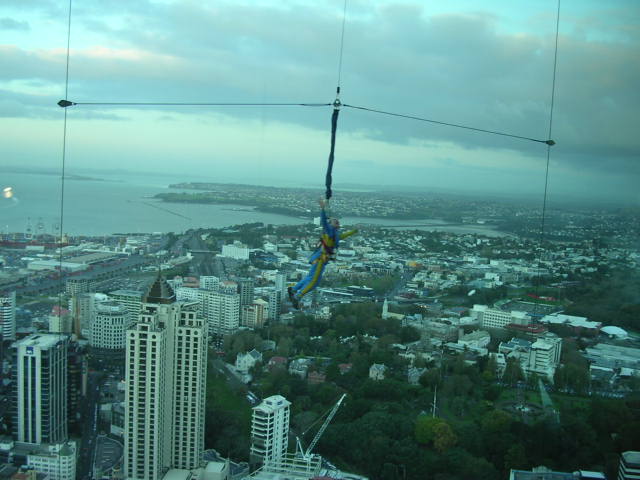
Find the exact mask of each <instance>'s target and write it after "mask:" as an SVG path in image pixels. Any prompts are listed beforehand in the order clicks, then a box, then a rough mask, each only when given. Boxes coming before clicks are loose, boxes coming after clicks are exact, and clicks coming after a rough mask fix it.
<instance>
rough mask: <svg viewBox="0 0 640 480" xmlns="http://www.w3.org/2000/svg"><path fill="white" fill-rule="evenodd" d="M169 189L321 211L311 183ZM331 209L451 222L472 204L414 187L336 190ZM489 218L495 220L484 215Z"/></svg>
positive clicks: (305, 212) (182, 198) (298, 212)
mask: <svg viewBox="0 0 640 480" xmlns="http://www.w3.org/2000/svg"><path fill="white" fill-rule="evenodd" d="M169 188H172V189H180V190H195V192H193V193H191V192H169V193H159V194H156V195H155V198H158V199H160V200H162V201H163V202H170V203H199V204H218V205H220V204H225V205H229V204H231V205H241V206H249V207H253V208H254V209H255V210H257V211H260V212H266V213H277V214H281V215H289V216H293V217H303V218H309V219H311V218H312V217H314V216H317V215H318V214H319V212H318V206H317V200H318V198H320V197H321V196H322V195H323V193H324V192H323V191H322V190H318V189H308V188H281V187H265V186H260V185H242V184H224V183H209V182H183V183H174V184H171V185H169ZM331 209H332V210H333V211H334V212H336V213H338V214H339V215H340V216H341V217H344V216H351V217H363V218H383V219H384V218H387V219H394V220H409V221H416V220H420V221H425V219H438V220H441V221H443V222H446V223H449V224H464V223H474V222H465V221H464V219H463V215H462V211H461V209H463V210H466V209H468V206H465V204H463V203H462V202H460V201H457V200H452V199H446V200H445V199H443V198H442V197H435V196H433V195H429V194H416V193H415V192H407V193H397V192H370V191H364V192H362V191H360V192H358V191H336V192H335V193H334V196H333V198H332V199H331ZM482 223H484V224H486V223H490V224H491V223H495V222H491V221H487V220H483V222H482Z"/></svg>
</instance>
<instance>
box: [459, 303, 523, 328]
mask: <svg viewBox="0 0 640 480" xmlns="http://www.w3.org/2000/svg"><path fill="white" fill-rule="evenodd" d="M471 316H472V317H474V318H477V319H478V320H479V321H480V324H481V326H482V328H505V327H506V326H507V325H509V324H510V323H515V324H517V325H528V324H529V317H528V316H527V313H526V312H518V311H510V312H505V311H503V310H498V309H495V308H490V307H488V306H486V305H474V306H473V309H472V310H471Z"/></svg>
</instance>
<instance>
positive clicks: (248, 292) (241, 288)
mask: <svg viewBox="0 0 640 480" xmlns="http://www.w3.org/2000/svg"><path fill="white" fill-rule="evenodd" d="M253 290H254V286H253V278H241V279H239V280H238V294H239V295H240V306H244V305H251V304H252V303H253Z"/></svg>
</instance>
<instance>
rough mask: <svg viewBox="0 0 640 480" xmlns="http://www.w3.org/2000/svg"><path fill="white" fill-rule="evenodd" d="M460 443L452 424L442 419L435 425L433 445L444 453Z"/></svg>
mask: <svg viewBox="0 0 640 480" xmlns="http://www.w3.org/2000/svg"><path fill="white" fill-rule="evenodd" d="M456 443H458V437H457V436H456V434H455V432H454V431H453V429H452V428H451V426H450V425H449V424H448V423H447V422H445V421H444V420H442V421H441V422H440V423H438V424H436V425H435V426H434V427H433V446H434V448H435V449H436V450H437V451H438V452H440V453H444V452H446V451H447V450H449V449H450V448H451V447H453V446H455V444H456Z"/></svg>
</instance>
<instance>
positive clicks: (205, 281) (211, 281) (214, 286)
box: [200, 275, 220, 292]
mask: <svg viewBox="0 0 640 480" xmlns="http://www.w3.org/2000/svg"><path fill="white" fill-rule="evenodd" d="M219 287H220V279H219V278H218V277H214V276H211V275H203V276H201V277H200V288H202V289H204V290H209V291H211V292H213V291H216V290H218V288H219Z"/></svg>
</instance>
